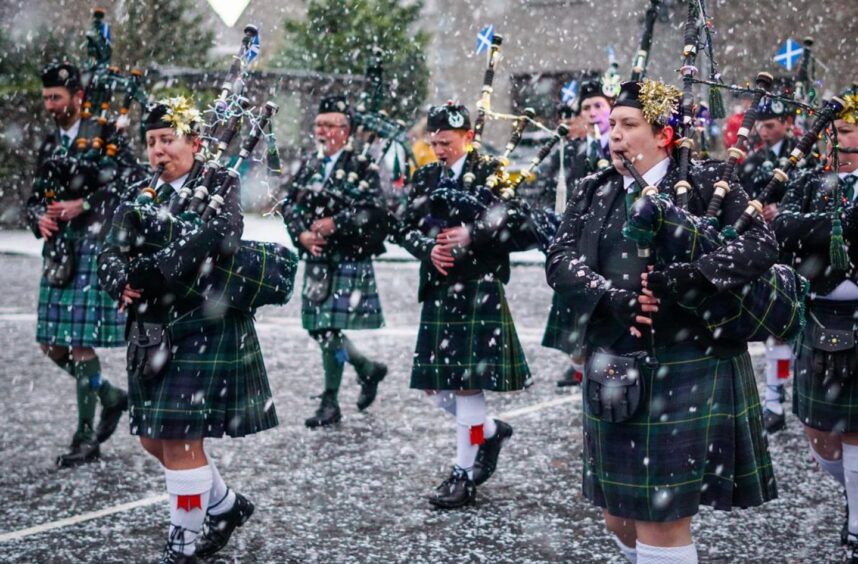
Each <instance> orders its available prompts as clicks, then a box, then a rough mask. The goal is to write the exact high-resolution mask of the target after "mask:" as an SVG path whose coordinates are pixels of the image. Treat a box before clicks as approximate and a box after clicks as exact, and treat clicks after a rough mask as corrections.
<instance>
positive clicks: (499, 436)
mask: <svg viewBox="0 0 858 564" xmlns="http://www.w3.org/2000/svg"><path fill="white" fill-rule="evenodd" d="M495 425H497V431H495V436H494V437H492V438H490V439H486V440H485V441H484V442H483V444H481V445H480V450H478V451H477V459H476V461H475V462H474V485H476V486H479V485H480V484H482V483H484V482H485V481H486V480H488V479H489V478H491V477H492V474H494V473H495V469H496V468H497V466H498V455H500V451H501V448H503V445H504V443H505V442H506V441H508V440H509V438H510V437H512V426H511V425H509V424H508V423H504V422H503V421H501V420H500V419H495Z"/></svg>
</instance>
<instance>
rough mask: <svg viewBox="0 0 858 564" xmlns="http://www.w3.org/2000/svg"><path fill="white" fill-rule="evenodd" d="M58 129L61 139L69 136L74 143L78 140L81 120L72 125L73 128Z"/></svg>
mask: <svg viewBox="0 0 858 564" xmlns="http://www.w3.org/2000/svg"><path fill="white" fill-rule="evenodd" d="M57 129H58V130H59V132H60V137H61V138H62V136H63V135H67V136H68V137H69V139H71V140H72V141H74V140H75V139H76V138H77V134H78V132H79V131H80V120H77V121H76V122H74V124H72V126H71V127H69V128H68V129H63V128H62V127H58V128H57Z"/></svg>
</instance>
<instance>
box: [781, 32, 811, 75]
mask: <svg viewBox="0 0 858 564" xmlns="http://www.w3.org/2000/svg"><path fill="white" fill-rule="evenodd" d="M802 53H804V49H803V48H802V47H801V45H799V44H798V42H796V41H795V40H793V39H792V38H791V37H790V38H789V39H787V40H786V43H784V44H783V46H782V47H781V48H780V49H779V50H778V54H777V55H775V62H776V63H778V64H779V65H781V66H782V67H784V68H785V69H786V70H792V69H793V68H795V67H796V66H797V65H798V61H799V59H800V58H801V54H802Z"/></svg>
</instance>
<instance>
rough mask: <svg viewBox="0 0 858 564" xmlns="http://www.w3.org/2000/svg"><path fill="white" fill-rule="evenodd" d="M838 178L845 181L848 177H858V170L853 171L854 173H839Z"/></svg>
mask: <svg viewBox="0 0 858 564" xmlns="http://www.w3.org/2000/svg"><path fill="white" fill-rule="evenodd" d="M837 176H838V178H840V180H845V179H846V177H847V176H858V169H856V170H853V171H852V172H838V173H837Z"/></svg>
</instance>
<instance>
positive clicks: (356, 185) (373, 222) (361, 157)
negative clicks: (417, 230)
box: [283, 48, 416, 249]
mask: <svg viewBox="0 0 858 564" xmlns="http://www.w3.org/2000/svg"><path fill="white" fill-rule="evenodd" d="M383 74H384V69H383V65H382V52H381V50H380V49H378V48H373V49H372V52H371V55H370V58H369V62H368V63H367V69H366V74H365V84H366V86H367V88H366V89H365V90H364V91H363V92H362V93H361V94H360V96H359V98H358V102H357V104H356V105H355V108H354V111H353V112H352V113H351V116H350V119H351V125H352V135H350V136H349V139H348V141H347V142H346V145H345V146H344V147H343V152H342V154H341V156H340V157H339V158H338V160H337V162H336V168H335V169H334V170H333V171H332V172H331V174H330V176H328V178H325V170H324V167H323V166H322V159H323V158H324V156H325V155H324V150H323V149H324V147H323V146H321V145H320V146H318V147H317V148H316V155H315V163H316V164H317V169H316V170H315V171H313V173H312V174H302V173H301V172H299V173H298V175H297V176H298V177H302V176H303V177H304V178H305V181H304V183H303V185H302V186H300V187H299V188H298V190H297V193H296V194H295V195H294V196H292V197H290V198H289V199H287V200H286V201H284V203H283V205H284V206H289V205H291V206H298V207H299V208H300V209H301V210H303V211H304V213H305V214H306V215H307V216H308V219H310V220H311V221H312V220H316V219H323V218H327V217H333V216H336V215H337V214H340V213H342V212H344V211H350V212H351V215H352V221H351V223H352V227H353V228H354V229H352V230H349V231H347V232H346V233H342V232H340V231H339V230H337V231H334V233H332V234H331V236H330V238H329V240H330V241H331V242H332V243H333V244H332V247H337V248H338V249H341V248H342V247H344V246H345V247H354V248H356V249H361V248H362V249H371V248H377V247H378V246H380V245H381V244H383V243H384V240H385V239H386V238H387V235H388V234H389V233H390V231H391V230H392V229H393V224H394V222H395V219H394V218H393V216H392V214H391V213H390V211H388V209H386V207H384V206H380V205H379V204H381V203H382V201H383V200H382V197H383V194H381V193H380V192H379V191H378V190H377V188H378V187H377V186H374V185H372V184H374V179H375V178H376V177H377V175H378V171H379V170H380V161H381V160H382V159H383V158H384V156H385V155H386V154H387V152H388V151H389V150H390V148H391V147H394V146H395V147H400V148H402V149H403V151H404V153H405V156H406V161H407V162H406V163H404V165H405V166H403V167H402V169H401V171H400V173H401V176H400V179H401V180H403V181H407V180H408V177H409V170H410V168H411V166H412V165H415V164H416V160H415V158H414V154H413V152H412V151H411V144H410V142H409V141H408V131H407V129H406V127H405V124H403V123H402V122H398V121H394V120H393V119H391V118H390V117H389V116H388V115H387V113H386V112H385V111H384V110H383V109H382V105H383V98H384V81H383ZM378 142H381V145H380V150H378V151H377V152H376V153H375V157H374V156H373V151H374V149H375V148H377V147H376V145H377V143H378ZM356 145H359V148H357V147H356ZM397 159H398V156H397ZM305 166H310V165H309V164H307V165H305Z"/></svg>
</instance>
